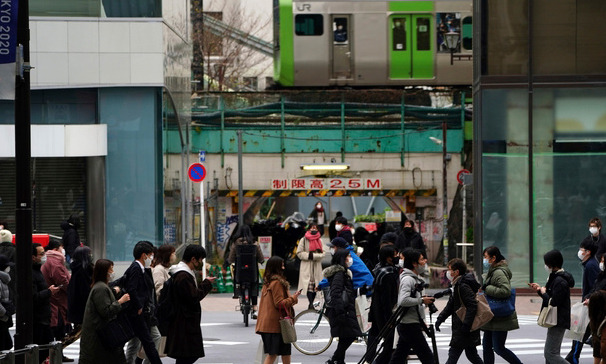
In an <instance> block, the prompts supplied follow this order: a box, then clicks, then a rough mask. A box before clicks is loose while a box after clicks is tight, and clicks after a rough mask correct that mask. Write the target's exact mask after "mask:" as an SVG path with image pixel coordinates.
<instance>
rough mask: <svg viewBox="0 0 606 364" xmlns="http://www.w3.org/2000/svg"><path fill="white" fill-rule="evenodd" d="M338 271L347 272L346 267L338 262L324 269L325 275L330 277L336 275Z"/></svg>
mask: <svg viewBox="0 0 606 364" xmlns="http://www.w3.org/2000/svg"><path fill="white" fill-rule="evenodd" d="M338 272H345V267H343V266H341V265H338V264H335V265H331V266H330V267H328V268H326V269H324V270H323V271H322V274H323V275H324V277H326V278H330V277H332V276H334V275H335V274H337V273H338Z"/></svg>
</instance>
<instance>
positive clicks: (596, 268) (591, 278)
mask: <svg viewBox="0 0 606 364" xmlns="http://www.w3.org/2000/svg"><path fill="white" fill-rule="evenodd" d="M582 264H583V299H586V298H589V295H590V294H591V292H592V291H593V285H594V284H595V281H596V279H597V278H598V274H600V272H601V271H600V265H599V264H598V261H597V259H595V256H592V257H591V258H589V259H587V260H586V261H584V262H583V263H582Z"/></svg>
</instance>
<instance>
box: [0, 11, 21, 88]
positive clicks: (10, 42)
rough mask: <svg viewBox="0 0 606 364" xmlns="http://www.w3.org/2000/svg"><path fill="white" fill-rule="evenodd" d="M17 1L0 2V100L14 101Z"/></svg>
mask: <svg viewBox="0 0 606 364" xmlns="http://www.w3.org/2000/svg"><path fill="white" fill-rule="evenodd" d="M18 10H19V0H0V99H1V100H14V99H15V74H16V69H15V68H16V65H15V63H16V59H17V24H18V21H17V13H18Z"/></svg>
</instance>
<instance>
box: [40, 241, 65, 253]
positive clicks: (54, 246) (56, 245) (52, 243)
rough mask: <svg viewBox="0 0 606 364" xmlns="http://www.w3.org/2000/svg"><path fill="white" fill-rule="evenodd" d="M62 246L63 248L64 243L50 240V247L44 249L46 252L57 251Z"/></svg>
mask: <svg viewBox="0 0 606 364" xmlns="http://www.w3.org/2000/svg"><path fill="white" fill-rule="evenodd" d="M62 246H63V243H62V242H60V241H59V240H54V239H50V240H49V242H48V245H47V246H46V248H44V250H46V251H49V250H54V249H57V248H59V247H62Z"/></svg>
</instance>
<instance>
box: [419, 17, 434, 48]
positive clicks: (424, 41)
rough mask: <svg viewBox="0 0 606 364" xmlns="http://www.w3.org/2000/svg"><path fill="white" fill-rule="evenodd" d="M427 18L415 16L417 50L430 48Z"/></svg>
mask: <svg viewBox="0 0 606 364" xmlns="http://www.w3.org/2000/svg"><path fill="white" fill-rule="evenodd" d="M429 22H430V20H429V18H417V50H418V51H429V50H431V34H430V33H431V32H430V28H429V27H430V25H429Z"/></svg>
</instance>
